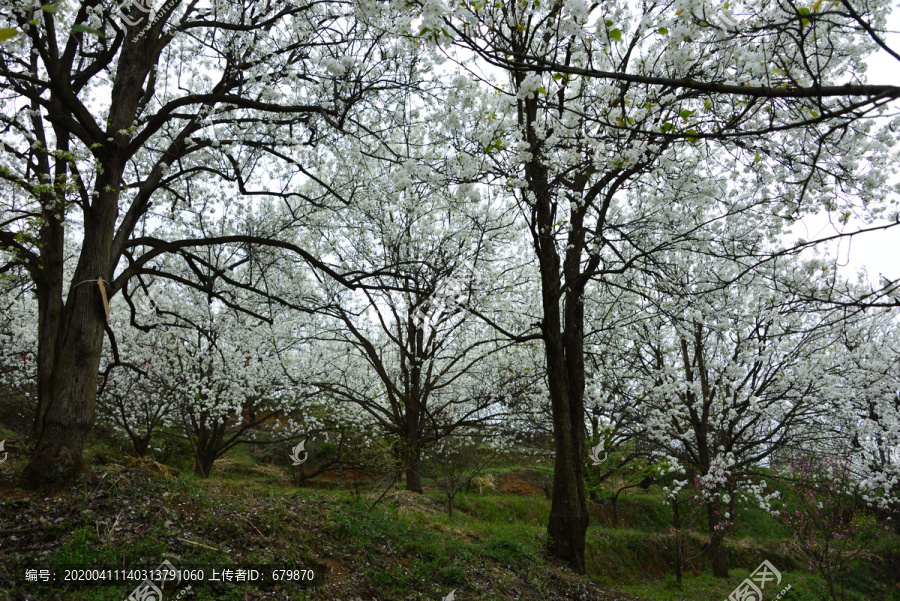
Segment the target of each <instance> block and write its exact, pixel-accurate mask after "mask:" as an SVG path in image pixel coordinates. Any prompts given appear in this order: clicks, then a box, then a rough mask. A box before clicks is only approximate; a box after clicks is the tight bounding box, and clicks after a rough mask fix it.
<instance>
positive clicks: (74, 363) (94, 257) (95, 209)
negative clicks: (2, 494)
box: [21, 165, 121, 488]
mask: <svg viewBox="0 0 900 601" xmlns="http://www.w3.org/2000/svg"><path fill="white" fill-rule="evenodd" d="M111 167H112V168H111V169H110V170H109V171H107V172H106V173H104V176H105V178H101V180H100V181H99V182H98V184H97V187H98V189H101V190H105V191H104V192H103V193H101V194H100V195H99V197H98V198H97V200H96V201H95V202H94V204H93V206H92V207H91V209H92V210H91V212H90V213H88V214H87V216H86V219H85V224H84V242H83V243H82V249H81V255H80V257H79V260H78V265H77V266H76V267H75V273H74V276H73V279H72V284H71V286H70V287H69V293H68V298H67V299H66V303H65V305H64V306H61V307H60V308H61V318H60V320H58V321H57V320H53V319H52V316H53V311H54V310H55V309H56V308H57V304H56V302H55V301H53V300H52V298H53V296H54V291H53V290H52V289H50V288H49V287H48V288H46V289H45V293H46V294H47V298H46V299H45V304H44V305H43V308H45V309H47V311H48V314H47V315H42V316H41V319H40V321H39V327H41V326H43V327H44V328H46V329H45V330H43V331H41V332H39V335H40V338H41V339H42V344H43V345H44V347H45V350H47V349H51V348H52V349H53V350H52V354H51V355H50V356H48V357H46V358H45V364H44V365H43V367H42V368H40V369H39V374H40V376H41V377H42V378H43V379H42V380H40V381H39V383H38V390H39V391H44V394H45V395H46V396H45V397H44V398H42V399H41V400H40V408H39V411H38V414H37V415H36V416H35V419H36V420H40V423H39V424H37V426H36V427H35V428H33V430H34V432H36V433H39V434H38V435H37V441H36V445H35V449H34V452H33V454H32V456H31V459H30V460H29V462H28V465H26V466H25V469H24V470H23V472H22V475H21V480H22V484H23V485H24V486H26V487H28V488H57V487H61V486H65V485H67V484H69V483H71V482H72V481H73V480H74V479H75V478H77V477H78V476H79V475H80V474H81V473H82V472H83V471H84V460H83V458H82V450H83V448H84V441H85V438H86V437H87V435H88V432H89V431H90V429H91V427H92V426H93V424H94V401H95V399H96V396H97V375H98V370H99V368H100V356H101V352H102V350H103V335H104V327H105V324H106V311H105V310H104V307H103V300H102V297H101V294H100V288H99V285H98V284H97V283H96V280H97V278H98V277H100V276H102V277H103V279H104V281H105V282H109V281H110V280H111V277H110V273H109V269H110V248H111V245H112V234H113V228H114V227H115V222H116V217H117V215H118V208H117V203H118V185H117V182H118V181H119V179H120V175H121V166H119V165H111ZM106 178H109V179H106ZM110 184H115V185H110ZM51 281H52V280H51ZM106 292H107V296H108V297H111V296H112V294H111V291H110V290H109V289H108V288H107V291H106ZM57 323H58V326H55V324H57ZM54 327H55V328H56V332H55V333H56V336H55V341H54V340H52V338H53V331H54ZM51 342H52V343H53V344H51ZM48 354H49V353H48Z"/></svg>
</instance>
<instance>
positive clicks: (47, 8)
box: [41, 4, 59, 14]
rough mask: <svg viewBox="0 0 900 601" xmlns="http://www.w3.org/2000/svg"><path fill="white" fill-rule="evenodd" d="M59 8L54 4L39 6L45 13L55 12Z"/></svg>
mask: <svg viewBox="0 0 900 601" xmlns="http://www.w3.org/2000/svg"><path fill="white" fill-rule="evenodd" d="M58 9H59V7H58V6H56V5H55V4H45V5H43V6H42V7H41V10H42V11H44V12H45V13H51V14H52V13H55V12H56V11H57V10H58Z"/></svg>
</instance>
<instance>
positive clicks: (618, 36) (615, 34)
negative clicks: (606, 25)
mask: <svg viewBox="0 0 900 601" xmlns="http://www.w3.org/2000/svg"><path fill="white" fill-rule="evenodd" d="M609 39H611V40H615V41H617V42H621V41H622V31H621V30H620V29H613V30H612V31H610V32H609Z"/></svg>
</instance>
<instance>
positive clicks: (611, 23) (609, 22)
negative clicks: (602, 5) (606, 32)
mask: <svg viewBox="0 0 900 601" xmlns="http://www.w3.org/2000/svg"><path fill="white" fill-rule="evenodd" d="M612 26H613V22H612V21H610V20H609V19H607V20H606V27H607V28H609V27H612Z"/></svg>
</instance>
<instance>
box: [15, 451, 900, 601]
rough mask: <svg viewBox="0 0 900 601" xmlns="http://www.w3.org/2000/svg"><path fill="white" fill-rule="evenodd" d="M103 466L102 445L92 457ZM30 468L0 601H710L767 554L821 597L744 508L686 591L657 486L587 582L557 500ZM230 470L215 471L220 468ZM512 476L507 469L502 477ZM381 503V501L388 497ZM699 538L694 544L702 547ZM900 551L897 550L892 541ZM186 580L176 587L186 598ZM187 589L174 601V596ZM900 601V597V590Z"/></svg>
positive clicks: (113, 465)
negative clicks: (86, 569)
mask: <svg viewBox="0 0 900 601" xmlns="http://www.w3.org/2000/svg"><path fill="white" fill-rule="evenodd" d="M93 452H94V453H95V454H96V455H97V456H99V457H101V458H103V457H106V460H109V457H108V455H109V453H108V452H107V449H103V448H102V445H100V448H99V449H97V448H95V449H94V451H93ZM22 460H23V459H22V458H15V457H12V458H11V461H10V462H8V463H9V464H8V465H4V466H3V469H2V471H0V498H2V499H3V500H2V502H0V503H2V504H0V529H5V530H18V531H19V532H16V533H12V534H9V533H5V534H4V535H2V537H0V600H4V601H5V600H6V599H11V600H12V599H16V600H18V599H23V600H24V599H28V600H31V599H35V600H39V599H48V600H50V599H53V600H56V599H60V600H62V599H66V600H72V601H79V600H87V599H90V600H110V601H112V600H116V601H122V600H124V599H125V598H126V597H127V596H128V594H129V593H130V592H131V590H132V589H133V588H134V587H133V586H117V587H92V588H82V589H68V590H66V589H62V588H51V587H42V586H38V585H34V584H30V583H25V582H24V580H23V578H22V576H21V573H19V572H17V570H18V569H21V567H22V566H24V565H26V564H28V565H31V564H37V563H42V564H46V563H49V562H50V561H55V562H56V563H79V564H85V563H91V562H95V563H98V564H118V565H122V566H128V565H134V564H152V565H154V566H155V565H157V564H159V562H161V561H162V560H163V559H169V561H171V562H172V563H173V564H174V565H176V566H178V567H182V566H185V565H187V564H205V565H208V566H220V567H227V566H231V565H233V564H235V563H276V564H283V565H289V566H296V567H298V568H311V569H313V570H314V571H315V573H316V574H317V581H316V583H315V586H313V587H307V588H305V589H301V588H297V587H293V586H287V587H284V588H279V589H277V590H276V589H275V588H273V587H268V588H262V589H257V588H254V587H253V586H251V585H242V586H240V587H236V586H234V585H220V586H217V587H213V586H209V587H194V588H193V590H191V591H188V592H187V593H186V594H185V593H183V592H182V596H181V597H180V598H181V599H188V600H195V599H196V600H203V599H216V600H223V601H226V600H235V601H238V600H240V601H247V600H251V599H275V598H277V599H343V600H352V599H367V600H370V599H377V600H394V599H397V600H401V599H403V600H406V599H410V600H412V599H441V598H442V597H444V596H445V595H447V594H448V593H449V592H450V591H451V590H454V589H455V591H456V592H455V598H456V599H457V600H458V601H464V600H479V601H488V600H501V599H503V600H505V599H523V600H525V599H529V600H530V599H533V600H540V601H552V600H556V599H584V600H595V599H596V600H605V599H609V600H613V599H621V600H623V601H624V600H634V599H645V600H672V601H674V600H682V599H684V600H692V601H693V600H706V599H709V600H711V601H712V600H716V601H720V600H722V599H726V598H727V597H728V595H729V593H731V591H732V590H733V589H734V588H735V587H736V586H737V585H738V584H739V583H740V582H741V581H742V580H743V579H744V578H745V577H747V575H748V574H749V572H750V571H752V570H753V569H754V568H755V567H756V566H757V565H759V563H760V562H761V561H762V560H763V559H768V560H769V561H770V562H771V563H772V564H773V565H775V566H776V567H777V568H778V569H780V570H781V573H782V583H781V585H780V587H778V589H773V590H771V591H770V590H766V591H765V597H764V598H765V599H767V600H768V599H774V598H775V597H776V595H777V593H778V590H780V588H781V587H784V586H786V585H787V584H790V585H791V590H790V591H789V592H788V593H787V594H786V595H785V596H783V597H782V599H792V600H800V599H804V600H820V599H825V598H826V597H827V595H826V593H825V588H824V586H823V584H822V582H821V581H820V580H819V579H818V578H816V577H815V576H813V575H812V574H810V573H808V572H807V571H806V570H805V568H804V566H801V565H799V563H798V561H797V560H796V559H795V558H794V555H793V554H792V549H791V546H790V544H789V541H787V540H785V539H784V538H783V534H784V533H783V532H781V531H779V530H778V528H777V526H776V525H775V523H774V522H772V521H771V519H769V518H767V517H766V516H765V515H764V514H763V513H762V512H759V511H752V510H751V511H749V512H748V513H747V515H746V518H745V519H744V526H743V528H742V529H741V530H739V531H738V532H737V533H736V534H735V536H734V537H733V538H731V539H730V544H729V550H730V554H731V556H730V564H731V566H733V570H732V573H731V577H730V578H728V579H726V580H717V579H714V578H712V577H710V576H709V569H708V566H707V565H706V564H705V563H704V560H703V556H702V554H701V555H700V557H699V558H697V559H696V560H695V561H694V562H693V568H694V569H693V571H689V572H688V573H687V574H686V576H685V582H684V586H683V587H681V588H680V587H678V586H677V585H676V584H675V582H674V578H673V577H672V576H671V575H670V574H671V572H672V565H671V564H672V558H673V556H674V546H673V541H672V537H671V535H670V529H669V526H668V512H667V510H666V508H665V507H664V506H663V503H662V496H661V493H660V492H659V491H658V490H655V489H654V488H653V487H651V488H650V489H649V490H647V491H639V492H637V493H634V494H631V495H629V496H626V497H625V499H624V501H621V502H620V503H621V507H620V515H621V517H622V521H623V524H622V528H620V529H617V530H612V529H609V528H607V527H604V526H601V525H598V523H599V522H602V516H601V514H600V513H597V514H596V515H595V516H594V517H595V518H597V519H592V523H591V527H590V530H589V533H588V549H587V553H588V576H587V577H580V576H577V575H575V574H573V573H571V572H570V571H568V570H567V569H565V568H564V567H563V566H560V565H558V564H556V563H554V562H548V561H547V560H546V559H545V558H544V557H543V555H542V553H541V547H542V544H543V541H544V538H545V527H546V522H547V516H548V514H549V510H550V505H549V501H547V500H546V499H545V498H544V497H543V496H516V495H501V494H495V493H494V491H491V490H486V491H485V493H484V494H483V495H479V494H477V493H474V492H473V493H472V494H470V495H460V496H459V497H457V503H456V505H455V511H454V517H453V518H452V519H450V518H448V516H447V513H446V511H444V509H443V507H442V505H441V502H440V497H439V495H438V494H437V492H436V491H430V490H429V489H428V488H427V486H426V493H427V494H426V496H425V497H422V496H420V495H415V494H410V493H406V492H402V491H393V492H391V493H389V494H388V495H386V496H385V497H384V498H383V499H382V500H381V502H380V503H379V504H377V505H376V506H375V507H374V508H372V509H369V507H370V506H371V505H372V502H373V501H374V499H375V498H376V496H377V495H376V493H373V492H363V494H362V498H357V497H355V496H354V495H353V494H352V492H351V491H340V490H320V489H312V488H300V489H298V488H294V487H292V486H290V485H288V484H287V483H286V482H284V481H283V480H282V481H281V482H279V481H278V480H277V478H276V477H275V474H276V473H277V472H276V470H270V471H269V472H268V474H269V475H268V476H266V475H265V470H263V472H264V473H260V472H258V471H254V470H253V467H254V462H253V459H252V458H251V457H250V456H249V454H248V453H247V452H246V450H243V451H238V452H236V453H234V454H233V455H232V456H231V457H230V458H229V460H228V461H227V462H225V465H226V466H227V467H228V468H229V470H230V471H229V472H228V473H225V474H222V470H221V469H220V471H219V474H218V475H217V476H214V477H213V478H211V479H209V480H206V481H203V480H198V479H196V478H195V477H193V476H192V475H190V474H187V473H181V474H174V473H171V472H170V473H166V472H169V470H167V469H166V468H165V467H164V466H158V465H157V464H152V463H140V462H133V461H129V460H124V459H123V460H116V461H112V462H109V463H107V465H101V466H95V468H94V475H93V478H92V479H91V480H86V481H85V482H83V483H82V484H81V485H79V486H78V487H77V488H75V489H73V490H71V491H67V492H65V493H63V494H61V495H53V496H51V495H38V494H32V493H27V492H25V491H22V490H19V489H17V488H15V487H14V486H13V485H12V483H11V480H10V476H11V474H12V473H14V471H15V470H16V468H17V463H21V461H22ZM221 467H223V466H221V465H220V468H221ZM500 472H502V470H497V475H498V476H499V475H500ZM379 494H380V493H379ZM702 543H703V539H702V535H697V536H696V537H695V538H693V539H692V540H691V548H692V552H691V554H696V553H698V552H699V549H700V546H701V545H702ZM884 544H886V545H888V544H893V545H895V546H896V539H892V540H890V541H887V542H885V543H884ZM876 567H877V566H876V565H874V564H873V563H872V561H870V562H868V563H866V562H860V563H859V564H858V565H857V566H856V567H855V568H854V570H853V573H852V574H850V577H849V579H848V580H849V584H850V585H852V586H854V587H856V588H853V589H851V590H849V591H848V594H847V599H848V600H862V599H867V600H868V599H879V600H882V599H889V598H890V597H887V596H885V593H884V587H883V586H880V585H875V584H874V580H875V578H874V576H875V572H876V571H877V570H876ZM184 588H185V585H184V584H182V585H181V587H180V588H179V590H183V589H184ZM177 594H178V593H177V592H172V593H167V595H166V597H165V599H166V600H167V601H168V600H169V599H173V598H176V596H177ZM893 598H894V599H900V589H898V590H897V591H896V592H895V594H894V597H893Z"/></svg>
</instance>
